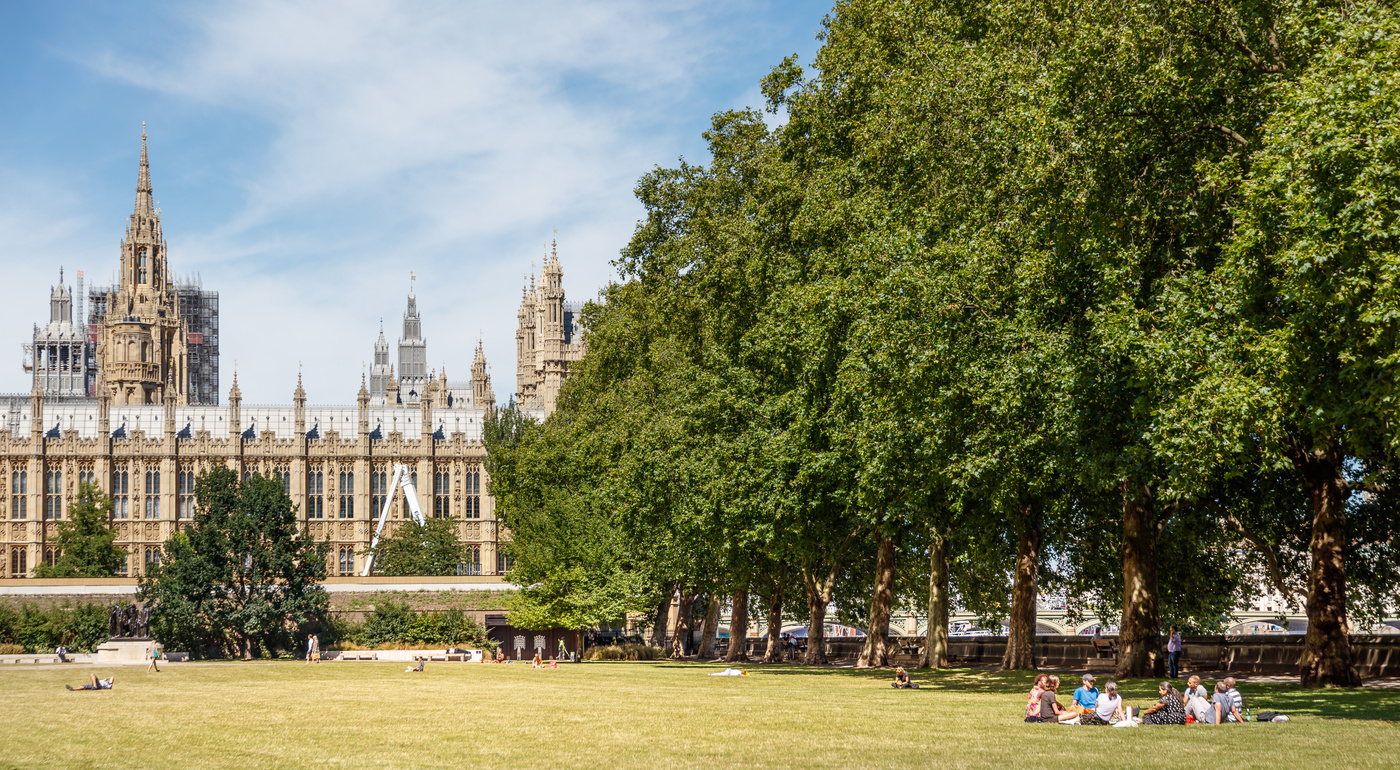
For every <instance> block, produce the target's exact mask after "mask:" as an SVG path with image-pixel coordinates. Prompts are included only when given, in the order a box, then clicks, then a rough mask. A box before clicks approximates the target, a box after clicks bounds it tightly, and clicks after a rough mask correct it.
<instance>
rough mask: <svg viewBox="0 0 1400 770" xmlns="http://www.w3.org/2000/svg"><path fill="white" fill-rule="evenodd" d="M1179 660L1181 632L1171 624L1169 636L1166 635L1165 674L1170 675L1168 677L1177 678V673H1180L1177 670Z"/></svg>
mask: <svg viewBox="0 0 1400 770" xmlns="http://www.w3.org/2000/svg"><path fill="white" fill-rule="evenodd" d="M1180 661H1181V633H1180V632H1178V631H1177V630H1176V626H1172V629H1171V636H1169V637H1167V676H1168V677H1170V678H1172V679H1176V678H1177V674H1179V673H1181V672H1180V671H1179V670H1178V664H1179V663H1180Z"/></svg>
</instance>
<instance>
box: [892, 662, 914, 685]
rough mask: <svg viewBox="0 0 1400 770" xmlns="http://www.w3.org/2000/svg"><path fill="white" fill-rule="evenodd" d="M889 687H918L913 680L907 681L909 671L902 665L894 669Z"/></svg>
mask: <svg viewBox="0 0 1400 770" xmlns="http://www.w3.org/2000/svg"><path fill="white" fill-rule="evenodd" d="M890 687H893V688H894V689H896V690H917V689H919V686H918V685H917V684H914V683H913V682H911V681H909V672H908V671H905V670H904V668H903V667H900V668H896V669H895V670H894V681H893V682H891V683H890Z"/></svg>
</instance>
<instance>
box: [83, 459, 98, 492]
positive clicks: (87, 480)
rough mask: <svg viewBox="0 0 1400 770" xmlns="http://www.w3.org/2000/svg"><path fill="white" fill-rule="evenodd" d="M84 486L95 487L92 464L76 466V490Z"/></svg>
mask: <svg viewBox="0 0 1400 770" xmlns="http://www.w3.org/2000/svg"><path fill="white" fill-rule="evenodd" d="M84 484H91V485H93V486H94V487H95V486H97V472H96V471H94V470H93V469H92V463H83V464H81V465H79V466H78V489H82V488H83V485H84Z"/></svg>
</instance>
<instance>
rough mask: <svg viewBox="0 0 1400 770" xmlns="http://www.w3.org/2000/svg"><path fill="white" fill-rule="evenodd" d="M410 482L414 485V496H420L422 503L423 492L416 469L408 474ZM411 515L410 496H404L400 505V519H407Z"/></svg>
mask: <svg viewBox="0 0 1400 770" xmlns="http://www.w3.org/2000/svg"><path fill="white" fill-rule="evenodd" d="M408 481H409V483H410V484H412V485H413V494H415V495H418V499H419V500H420V501H421V500H422V499H423V497H422V496H423V490H422V489H420V488H419V486H418V470H417V469H416V468H415V469H413V470H411V471H409V472H408ZM411 515H412V514H411V513H410V512H409V509H408V495H404V496H403V498H402V501H401V502H400V503H399V517H400V518H404V519H407V518H409V516H411Z"/></svg>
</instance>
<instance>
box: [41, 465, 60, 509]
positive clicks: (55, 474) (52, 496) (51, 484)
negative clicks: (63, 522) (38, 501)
mask: <svg viewBox="0 0 1400 770" xmlns="http://www.w3.org/2000/svg"><path fill="white" fill-rule="evenodd" d="M62 518H63V473H62V471H49V472H48V473H47V474H45V476H44V519H45V520H47V521H58V520H59V519H62Z"/></svg>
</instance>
